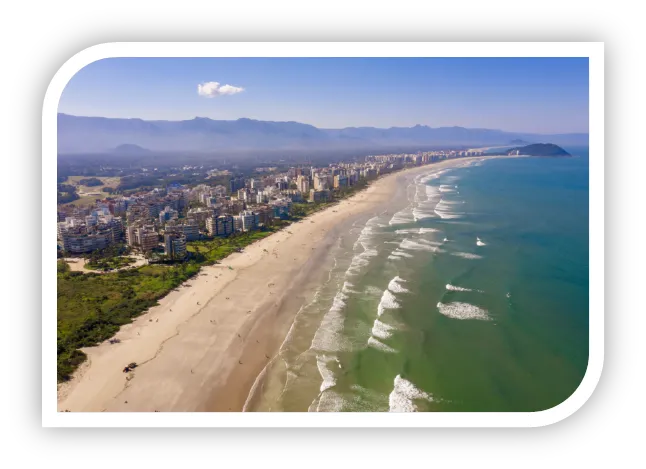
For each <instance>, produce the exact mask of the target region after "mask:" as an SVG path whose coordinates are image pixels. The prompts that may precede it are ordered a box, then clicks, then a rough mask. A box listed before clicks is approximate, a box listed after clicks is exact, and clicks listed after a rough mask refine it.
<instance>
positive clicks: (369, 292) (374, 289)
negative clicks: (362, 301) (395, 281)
mask: <svg viewBox="0 0 646 469" xmlns="http://www.w3.org/2000/svg"><path fill="white" fill-rule="evenodd" d="M365 294H366V295H374V296H379V295H381V288H377V287H373V286H371V285H368V286H367V287H366V290H365Z"/></svg>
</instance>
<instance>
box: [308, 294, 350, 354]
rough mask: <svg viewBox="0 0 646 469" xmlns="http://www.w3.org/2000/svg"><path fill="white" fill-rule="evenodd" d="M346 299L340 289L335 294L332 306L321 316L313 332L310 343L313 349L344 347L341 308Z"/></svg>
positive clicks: (337, 349) (334, 349) (324, 349)
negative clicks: (319, 322) (317, 326)
mask: <svg viewBox="0 0 646 469" xmlns="http://www.w3.org/2000/svg"><path fill="white" fill-rule="evenodd" d="M347 299H348V297H347V295H346V294H345V293H343V292H342V291H340V292H338V293H337V294H336V296H335V297H334V300H333V301H332V306H331V307H330V309H329V310H328V312H327V313H325V316H323V319H322V320H321V324H320V325H319V328H318V329H317V330H316V333H315V334H314V338H313V339H312V345H311V347H312V348H313V349H315V350H321V351H329V352H337V351H341V350H344V349H345V348H346V347H345V340H344V338H343V320H344V315H343V310H344V308H345V305H346V303H345V301H346V300H347Z"/></svg>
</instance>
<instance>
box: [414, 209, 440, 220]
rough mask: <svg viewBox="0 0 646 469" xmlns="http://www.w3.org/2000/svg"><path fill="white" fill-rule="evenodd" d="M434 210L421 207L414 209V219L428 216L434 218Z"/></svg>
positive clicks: (422, 218)
mask: <svg viewBox="0 0 646 469" xmlns="http://www.w3.org/2000/svg"><path fill="white" fill-rule="evenodd" d="M434 216H435V215H434V212H431V211H425V210H421V209H419V208H414V209H413V221H417V220H424V219H426V218H433V217H434Z"/></svg>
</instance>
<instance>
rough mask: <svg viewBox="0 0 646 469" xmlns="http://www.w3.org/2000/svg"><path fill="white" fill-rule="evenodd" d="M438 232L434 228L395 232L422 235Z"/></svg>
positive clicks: (408, 229)
mask: <svg viewBox="0 0 646 469" xmlns="http://www.w3.org/2000/svg"><path fill="white" fill-rule="evenodd" d="M438 231H440V230H436V229H435V228H407V229H402V230H397V231H395V233H397V234H424V233H437V232H438Z"/></svg>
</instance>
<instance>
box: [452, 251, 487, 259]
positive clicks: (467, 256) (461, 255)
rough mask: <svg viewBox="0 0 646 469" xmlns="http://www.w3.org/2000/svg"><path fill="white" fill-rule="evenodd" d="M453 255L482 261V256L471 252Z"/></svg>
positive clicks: (453, 254)
mask: <svg viewBox="0 0 646 469" xmlns="http://www.w3.org/2000/svg"><path fill="white" fill-rule="evenodd" d="M451 255H452V256H456V257H461V258H463V259H482V256H480V255H478V254H473V253H470V252H452V253H451Z"/></svg>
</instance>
